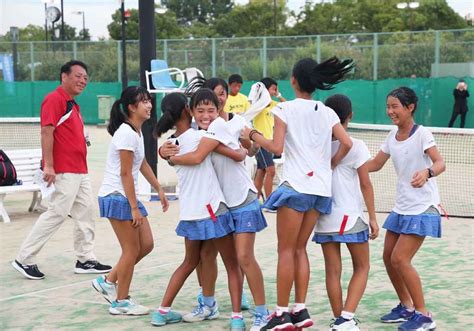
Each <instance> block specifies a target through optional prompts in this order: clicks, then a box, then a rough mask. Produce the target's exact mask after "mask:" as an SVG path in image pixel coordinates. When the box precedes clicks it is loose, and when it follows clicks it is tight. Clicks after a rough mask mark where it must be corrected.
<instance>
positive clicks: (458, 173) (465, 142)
mask: <svg viewBox="0 0 474 331" xmlns="http://www.w3.org/2000/svg"><path fill="white" fill-rule="evenodd" d="M393 128H394V126H391V125H376V124H356V123H351V124H350V125H349V134H350V135H351V136H352V137H354V138H357V139H361V140H363V141H364V142H365V144H366V145H367V147H368V148H369V150H370V153H371V154H372V157H375V155H376V154H377V153H378V151H379V150H380V146H381V145H382V142H383V141H384V139H385V137H386V136H387V135H388V133H389V131H390V130H391V129H393ZM428 129H429V130H430V131H431V132H432V133H433V136H434V138H435V141H436V145H437V147H438V149H439V151H440V153H441V155H442V156H443V158H444V161H445V163H446V171H445V172H444V173H442V174H441V175H440V176H439V177H437V178H436V181H437V183H438V188H439V194H440V196H441V205H442V207H443V208H444V209H445V210H446V212H447V214H448V215H449V216H457V217H474V129H455V128H434V127H429V128H428ZM370 177H371V179H372V184H373V186H374V192H375V206H376V210H377V212H390V211H391V210H392V208H393V206H394V204H395V193H396V183H397V176H396V173H395V169H394V167H393V164H392V162H391V160H388V161H387V163H386V164H385V166H384V167H383V168H382V169H381V170H380V171H378V172H375V173H371V174H370Z"/></svg>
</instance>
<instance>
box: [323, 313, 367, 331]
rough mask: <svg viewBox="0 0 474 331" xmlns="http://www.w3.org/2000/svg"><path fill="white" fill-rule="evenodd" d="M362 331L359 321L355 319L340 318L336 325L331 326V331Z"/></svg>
mask: <svg viewBox="0 0 474 331" xmlns="http://www.w3.org/2000/svg"><path fill="white" fill-rule="evenodd" d="M338 330H344V331H360V329H359V327H358V326H357V321H356V320H355V319H354V318H353V319H350V320H347V319H345V318H343V317H341V316H339V317H338V318H337V319H336V321H335V322H334V324H332V325H331V329H329V331H338Z"/></svg>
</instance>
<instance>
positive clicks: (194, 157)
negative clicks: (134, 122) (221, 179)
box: [169, 137, 247, 165]
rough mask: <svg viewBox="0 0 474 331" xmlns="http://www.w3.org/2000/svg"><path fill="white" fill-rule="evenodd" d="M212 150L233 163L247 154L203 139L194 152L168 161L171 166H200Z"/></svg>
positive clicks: (176, 156)
mask: <svg viewBox="0 0 474 331" xmlns="http://www.w3.org/2000/svg"><path fill="white" fill-rule="evenodd" d="M214 150H215V151H216V152H217V153H219V154H222V155H224V156H227V157H229V158H231V159H233V160H234V161H242V160H243V159H245V155H246V154H247V152H246V151H244V150H242V149H239V150H233V149H232V148H229V147H227V146H225V145H223V144H221V143H220V142H219V141H218V140H215V139H210V138H206V137H203V138H201V141H200V142H199V145H198V148H197V149H196V150H195V151H193V152H190V153H186V154H183V155H175V156H172V157H170V158H169V160H170V161H171V163H173V164H179V165H196V164H200V163H201V162H202V161H203V160H204V159H205V158H206V156H208V155H209V153H211V152H212V151H214Z"/></svg>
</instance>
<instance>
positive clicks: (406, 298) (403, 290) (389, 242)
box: [383, 231, 413, 308]
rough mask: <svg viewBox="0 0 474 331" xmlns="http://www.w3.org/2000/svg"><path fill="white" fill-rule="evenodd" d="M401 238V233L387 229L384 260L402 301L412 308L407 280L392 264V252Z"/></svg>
mask: <svg viewBox="0 0 474 331" xmlns="http://www.w3.org/2000/svg"><path fill="white" fill-rule="evenodd" d="M398 239H399V235H398V234H396V233H395V232H392V231H387V233H386V234H385V242H384V247H383V262H384V264H385V269H386V270H387V274H388V277H389V278H390V281H391V282H392V285H393V288H394V289H395V292H397V295H398V298H399V299H400V302H401V303H402V304H403V305H405V306H406V307H409V308H412V307H413V302H412V301H411V296H410V293H409V292H408V289H407V287H406V286H405V282H404V281H403V279H402V277H401V276H400V275H399V274H398V271H397V270H396V268H395V267H394V266H393V264H392V253H393V250H394V248H395V245H396V244H397V241H398Z"/></svg>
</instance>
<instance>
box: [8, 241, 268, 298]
mask: <svg viewBox="0 0 474 331" xmlns="http://www.w3.org/2000/svg"><path fill="white" fill-rule="evenodd" d="M273 244H275V242H274V241H272V242H268V243H266V244H262V245H259V247H262V246H269V245H273ZM181 262H182V261H179V262H172V263H165V264H160V265H157V266H154V267H149V268H144V269H140V270H136V271H135V273H139V272H141V271H148V270H153V269H158V268H162V267H167V266H170V265H176V264H180V263H181ZM91 275H94V274H91ZM90 282H91V280H90V279H88V280H81V281H80V282H75V283H70V284H67V285H61V286H56V287H51V288H45V289H43V290H39V291H33V292H29V293H23V294H18V295H14V296H11V297H8V298H1V299H0V302H4V301H9V300H14V299H19V298H23V297H28V296H35V295H37V294H40V293H45V292H49V291H55V290H60V289H64V288H68V287H74V286H76V285H80V284H85V283H90Z"/></svg>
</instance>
